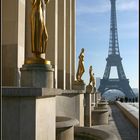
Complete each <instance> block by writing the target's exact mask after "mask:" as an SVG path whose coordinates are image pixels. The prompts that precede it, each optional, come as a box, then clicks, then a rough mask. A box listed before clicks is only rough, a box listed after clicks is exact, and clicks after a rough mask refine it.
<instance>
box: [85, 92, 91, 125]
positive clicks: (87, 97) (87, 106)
mask: <svg viewBox="0 0 140 140" xmlns="http://www.w3.org/2000/svg"><path fill="white" fill-rule="evenodd" d="M84 96H85V109H84V126H88V127H91V94H90V93H86V94H85V95H84Z"/></svg>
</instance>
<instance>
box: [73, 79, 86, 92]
mask: <svg viewBox="0 0 140 140" xmlns="http://www.w3.org/2000/svg"><path fill="white" fill-rule="evenodd" d="M85 85H86V84H85V83H84V82H83V81H74V83H73V86H72V89H74V90H85Z"/></svg>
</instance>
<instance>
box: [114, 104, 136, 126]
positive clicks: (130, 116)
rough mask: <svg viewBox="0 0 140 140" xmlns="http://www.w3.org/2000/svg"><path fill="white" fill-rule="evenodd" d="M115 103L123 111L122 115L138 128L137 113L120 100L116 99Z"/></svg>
mask: <svg viewBox="0 0 140 140" xmlns="http://www.w3.org/2000/svg"><path fill="white" fill-rule="evenodd" d="M116 105H117V106H118V107H119V108H120V110H121V111H122V112H123V113H124V115H125V116H126V117H127V118H128V119H129V120H130V122H131V123H132V124H134V126H135V127H136V128H138V122H139V115H138V113H137V112H136V111H134V110H132V109H130V108H129V107H128V106H127V105H124V104H123V103H121V102H120V101H116Z"/></svg>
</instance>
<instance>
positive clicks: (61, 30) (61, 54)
mask: <svg viewBox="0 0 140 140" xmlns="http://www.w3.org/2000/svg"><path fill="white" fill-rule="evenodd" d="M58 88H61V89H65V88H66V0H59V2H58Z"/></svg>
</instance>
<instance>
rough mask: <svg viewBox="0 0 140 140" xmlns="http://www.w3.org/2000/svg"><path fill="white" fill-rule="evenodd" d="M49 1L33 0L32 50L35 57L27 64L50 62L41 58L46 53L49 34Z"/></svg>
mask: <svg viewBox="0 0 140 140" xmlns="http://www.w3.org/2000/svg"><path fill="white" fill-rule="evenodd" d="M48 2H49V0H32V11H31V18H30V20H31V49H32V53H33V54H34V57H33V58H32V59H29V60H26V63H28V64H29V63H31V64H32V63H45V64H50V61H47V60H45V59H44V58H41V54H43V53H46V47H47V41H48V33H47V28H46V22H45V20H46V5H47V3H48Z"/></svg>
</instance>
